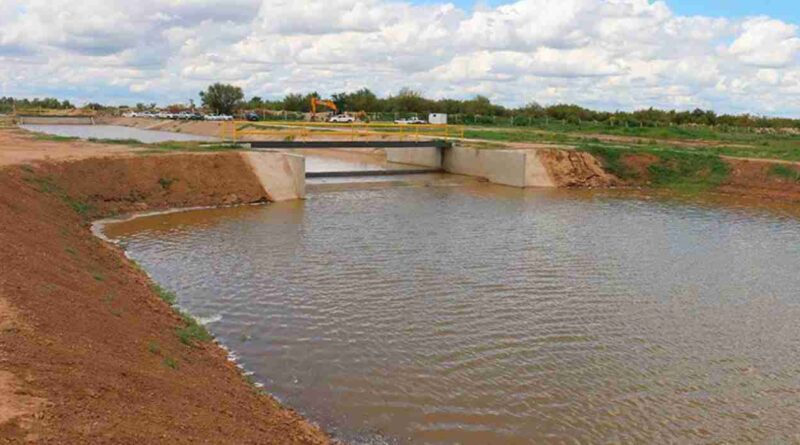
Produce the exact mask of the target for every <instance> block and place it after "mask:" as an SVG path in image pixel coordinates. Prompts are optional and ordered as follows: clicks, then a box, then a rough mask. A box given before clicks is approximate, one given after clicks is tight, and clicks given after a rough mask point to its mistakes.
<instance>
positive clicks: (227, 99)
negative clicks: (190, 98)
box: [200, 82, 244, 114]
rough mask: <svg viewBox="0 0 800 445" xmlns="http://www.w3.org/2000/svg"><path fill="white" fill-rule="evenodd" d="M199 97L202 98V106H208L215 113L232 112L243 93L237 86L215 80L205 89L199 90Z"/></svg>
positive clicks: (242, 97)
mask: <svg viewBox="0 0 800 445" xmlns="http://www.w3.org/2000/svg"><path fill="white" fill-rule="evenodd" d="M200 99H202V100H203V106H204V107H206V108H210V109H211V110H212V111H213V112H214V113H216V114H233V112H234V111H235V110H236V108H237V107H239V104H240V103H241V101H242V99H244V93H243V92H242V89H241V88H239V87H237V86H234V85H227V84H222V83H219V82H217V83H215V84H214V85H211V86H209V87H208V89H207V90H206V91H201V92H200Z"/></svg>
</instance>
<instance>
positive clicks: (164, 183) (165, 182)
mask: <svg viewBox="0 0 800 445" xmlns="http://www.w3.org/2000/svg"><path fill="white" fill-rule="evenodd" d="M175 181H177V179H175V178H158V184H159V185H160V186H161V188H162V189H164V190H169V188H170V186H172V184H173V183H175Z"/></svg>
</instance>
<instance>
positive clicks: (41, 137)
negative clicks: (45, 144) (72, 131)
mask: <svg viewBox="0 0 800 445" xmlns="http://www.w3.org/2000/svg"><path fill="white" fill-rule="evenodd" d="M33 137H34V139H36V140H37V141H51V142H70V141H77V140H79V139H80V138H79V137H77V136H59V135H57V134H45V133H34V134H33Z"/></svg>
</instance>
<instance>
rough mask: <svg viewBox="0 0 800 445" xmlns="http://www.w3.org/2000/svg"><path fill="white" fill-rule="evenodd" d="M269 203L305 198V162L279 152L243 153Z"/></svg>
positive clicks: (297, 157) (302, 159) (301, 157)
mask: <svg viewBox="0 0 800 445" xmlns="http://www.w3.org/2000/svg"><path fill="white" fill-rule="evenodd" d="M242 158H243V159H244V160H245V162H247V163H248V164H249V165H250V168H252V170H253V173H255V175H256V176H257V177H258V180H259V182H261V186H262V187H263V188H264V192H266V194H267V196H268V197H269V199H270V200H271V201H287V200H290V199H302V198H305V196H306V160H305V158H304V157H303V156H299V155H294V154H289V153H283V152H279V151H258V152H253V151H250V152H243V153H242Z"/></svg>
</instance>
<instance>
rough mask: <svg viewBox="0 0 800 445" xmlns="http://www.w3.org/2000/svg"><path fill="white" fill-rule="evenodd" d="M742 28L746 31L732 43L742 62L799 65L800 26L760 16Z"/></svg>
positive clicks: (762, 65)
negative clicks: (799, 33)
mask: <svg viewBox="0 0 800 445" xmlns="http://www.w3.org/2000/svg"><path fill="white" fill-rule="evenodd" d="M742 29H743V31H744V32H742V33H741V35H739V37H738V38H737V39H736V40H735V41H734V42H733V44H731V46H730V52H731V54H733V55H735V56H736V57H738V58H739V60H741V61H742V62H744V63H746V64H749V65H754V66H758V67H771V68H782V67H786V66H788V65H791V64H797V55H798V52H800V38H798V37H797V26H795V25H790V24H787V23H784V22H781V21H780V20H773V19H770V18H768V17H758V18H754V19H750V20H747V21H746V22H744V23H743V24H742Z"/></svg>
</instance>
